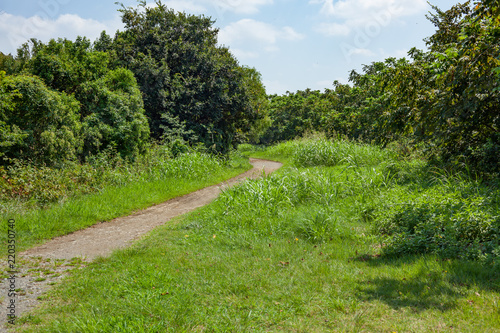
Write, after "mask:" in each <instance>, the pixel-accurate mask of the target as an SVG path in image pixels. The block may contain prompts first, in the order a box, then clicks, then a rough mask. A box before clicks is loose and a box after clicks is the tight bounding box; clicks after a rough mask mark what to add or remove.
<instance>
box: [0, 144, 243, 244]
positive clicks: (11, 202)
mask: <svg viewBox="0 0 500 333" xmlns="http://www.w3.org/2000/svg"><path fill="white" fill-rule="evenodd" d="M250 168H251V166H250V164H249V163H248V161H247V160H246V159H245V158H242V157H241V156H239V155H237V154H235V155H234V156H232V157H231V159H229V160H227V161H224V160H222V159H219V158H216V157H213V156H211V155H209V154H204V153H200V152H195V151H191V152H189V153H186V154H184V155H181V156H179V157H177V158H175V159H174V158H171V157H170V156H169V152H168V150H163V148H162V147H157V148H156V149H155V151H153V152H152V153H150V154H148V155H146V156H144V157H143V160H140V161H137V162H136V163H135V164H123V165H121V166H118V167H117V166H116V165H115V166H111V165H102V164H93V165H82V166H77V167H75V168H72V169H71V168H70V169H69V171H68V170H51V169H48V168H46V169H36V168H31V167H30V168H26V167H25V168H20V169H19V170H16V176H17V177H13V178H12V180H11V181H10V182H11V183H12V182H15V181H17V182H18V183H21V182H22V185H23V186H18V189H22V191H24V192H26V193H28V194H29V195H28V194H27V195H25V197H26V198H25V199H21V200H20V199H18V198H16V199H9V198H6V197H5V196H3V197H1V198H0V199H1V200H0V217H1V219H2V220H5V221H7V220H9V219H14V220H15V225H16V234H17V238H16V242H17V247H18V250H23V249H26V248H29V247H31V246H33V245H35V244H39V243H43V242H44V241H46V240H48V239H51V238H53V237H57V236H60V235H64V234H68V233H71V232H73V231H76V230H79V229H83V228H85V227H88V226H91V225H93V224H96V223H98V222H102V221H109V220H111V219H113V218H116V217H119V216H124V215H128V214H130V213H132V212H134V211H136V210H140V209H143V208H146V207H149V206H152V205H154V204H158V203H161V202H164V201H166V200H168V199H171V198H174V197H177V196H181V195H184V194H187V193H190V192H193V191H195V190H198V189H200V188H203V187H206V186H209V185H213V184H217V183H220V182H221V181H224V180H226V179H229V178H231V177H234V176H236V175H238V174H240V173H243V172H244V171H246V170H248V169H250ZM18 197H19V196H18ZM21 198H22V196H21ZM6 228H7V224H6V223H5V224H2V226H1V230H2V232H1V233H0V241H1V242H2V244H6V241H7V231H6Z"/></svg>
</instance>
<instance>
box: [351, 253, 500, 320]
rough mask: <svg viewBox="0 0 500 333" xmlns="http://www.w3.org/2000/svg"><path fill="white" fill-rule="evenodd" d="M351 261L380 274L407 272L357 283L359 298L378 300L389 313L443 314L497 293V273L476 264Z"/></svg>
mask: <svg viewBox="0 0 500 333" xmlns="http://www.w3.org/2000/svg"><path fill="white" fill-rule="evenodd" d="M352 261H358V262H363V263H364V264H365V265H367V266H368V267H376V268H377V270H379V269H380V270H382V271H383V270H384V267H394V266H396V267H398V268H401V269H402V270H403V269H404V271H407V272H408V271H409V272H410V273H409V274H408V276H407V277H402V276H401V274H399V275H398V276H397V277H396V276H382V277H374V278H372V279H369V278H367V279H365V280H364V281H360V283H359V287H358V297H359V298H361V299H363V300H369V301H370V300H378V301H380V302H383V303H386V304H387V305H389V306H390V307H392V308H393V309H401V308H412V310H413V311H415V312H421V311H425V310H428V309H437V310H440V311H447V310H451V309H454V308H456V307H458V304H459V301H462V300H468V299H469V297H470V296H471V295H473V294H475V293H476V292H479V293H482V292H495V293H500V269H499V268H498V267H493V266H491V265H483V264H481V263H478V262H471V261H464V260H447V259H444V260H443V259H440V258H438V257H435V256H413V257H411V256H407V257H402V258H388V257H383V256H372V255H361V256H358V257H356V258H353V259H352Z"/></svg>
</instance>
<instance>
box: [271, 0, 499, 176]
mask: <svg viewBox="0 0 500 333" xmlns="http://www.w3.org/2000/svg"><path fill="white" fill-rule="evenodd" d="M433 9H434V13H433V14H431V15H429V17H428V18H429V20H430V21H431V22H432V23H433V24H434V25H435V26H436V33H435V34H434V35H432V36H431V37H429V38H427V39H426V43H427V46H428V48H429V50H428V51H422V50H418V49H412V50H411V51H410V52H409V59H406V58H403V59H395V58H388V59H386V60H385V61H382V62H374V63H372V64H370V65H365V66H364V68H363V72H362V73H358V72H356V71H352V72H351V74H350V81H351V83H352V86H350V85H346V84H341V83H339V82H335V83H334V89H332V90H329V89H327V90H326V91H325V92H324V93H321V92H319V91H311V90H309V89H308V90H305V91H298V92H296V93H290V92H289V93H287V95H284V96H276V95H275V96H271V97H270V103H269V108H268V114H269V117H270V118H271V120H272V125H271V126H270V127H269V128H268V130H267V132H266V133H265V135H264V136H262V138H261V143H266V142H274V141H283V140H290V139H293V138H294V137H296V136H300V135H302V134H303V133H306V132H308V131H309V132H310V131H322V132H325V133H327V135H328V136H329V137H332V138H336V137H339V136H340V137H347V138H350V139H355V140H363V141H365V142H371V143H376V144H383V145H386V144H388V143H390V142H394V141H398V142H400V143H402V144H404V145H409V147H412V146H417V147H419V149H421V150H423V151H425V152H426V154H427V155H428V156H430V157H434V158H436V159H438V160H441V161H443V162H445V163H447V164H448V165H456V164H459V165H464V164H465V165H467V167H468V168H470V169H472V170H473V171H474V172H476V173H478V174H480V175H481V176H482V177H487V178H491V179H495V178H498V175H499V171H500V141H499V140H500V112H499V110H500V86H499V82H500V47H499V45H500V43H499V42H500V20H499V18H498V15H496V14H495V13H498V5H497V4H496V3H495V2H494V1H489V2H488V1H483V2H480V3H478V4H476V5H474V6H473V5H472V4H471V2H470V1H467V2H465V3H463V4H457V5H455V6H453V7H452V8H451V9H449V10H447V11H442V10H440V9H439V8H437V7H435V6H434V7H433Z"/></svg>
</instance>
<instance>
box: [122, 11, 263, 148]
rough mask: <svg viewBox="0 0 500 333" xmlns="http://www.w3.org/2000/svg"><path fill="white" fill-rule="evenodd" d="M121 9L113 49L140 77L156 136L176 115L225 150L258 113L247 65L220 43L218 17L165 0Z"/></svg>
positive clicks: (205, 140)
mask: <svg viewBox="0 0 500 333" xmlns="http://www.w3.org/2000/svg"><path fill="white" fill-rule="evenodd" d="M120 11H121V13H122V21H123V22H124V23H125V31H123V32H119V33H117V35H116V36H115V40H114V49H115V52H116V55H117V57H118V59H119V60H120V61H121V65H122V66H126V67H127V68H129V69H130V70H132V71H133V72H134V74H135V77H136V78H137V81H138V83H139V86H140V88H141V92H142V94H143V98H144V106H145V110H146V115H147V116H148V119H149V123H150V127H151V131H152V136H153V137H154V138H157V139H159V138H161V137H162V135H163V134H164V131H165V129H168V128H169V126H171V125H172V123H175V121H172V120H173V119H177V123H180V124H185V127H186V130H187V131H188V132H189V131H192V132H194V133H195V134H196V137H197V138H198V140H199V141H201V142H203V143H204V144H205V145H206V146H207V147H212V148H214V149H215V150H216V151H219V152H225V151H227V150H228V149H229V148H230V147H231V145H232V144H233V143H235V141H236V132H237V130H238V129H239V128H242V127H243V128H244V127H248V125H249V124H250V123H252V122H253V120H254V119H255V118H256V114H257V113H256V110H254V109H252V104H251V98H250V96H249V91H248V90H247V89H246V87H245V73H244V71H243V70H242V69H241V67H240V66H239V65H238V62H237V61H236V59H235V58H234V57H233V56H232V55H231V54H230V52H229V51H228V49H226V48H224V47H219V46H217V33H218V30H217V29H215V28H213V27H212V25H213V23H214V21H212V20H211V19H210V18H206V17H204V16H193V15H187V14H185V13H175V12H174V11H173V10H171V9H168V8H167V7H166V6H165V5H164V4H162V3H161V2H157V3H156V7H152V8H151V7H147V6H146V3H145V2H141V3H140V5H139V6H138V8H132V7H129V8H125V7H122V9H121V10H120Z"/></svg>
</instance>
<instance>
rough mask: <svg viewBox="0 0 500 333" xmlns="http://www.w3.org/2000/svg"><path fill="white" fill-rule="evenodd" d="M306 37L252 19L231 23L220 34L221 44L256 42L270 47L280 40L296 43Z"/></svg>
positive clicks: (287, 28) (293, 31) (288, 29)
mask: <svg viewBox="0 0 500 333" xmlns="http://www.w3.org/2000/svg"><path fill="white" fill-rule="evenodd" d="M304 37H305V36H304V35H302V34H300V33H298V32H296V31H295V30H294V29H293V28H291V27H284V28H277V27H275V26H273V25H271V24H268V23H264V22H260V21H255V20H252V19H242V20H240V21H238V22H234V23H231V24H230V25H228V26H226V27H224V28H223V29H221V30H220V32H219V42H220V43H221V44H225V45H229V44H231V43H233V42H241V41H256V42H260V43H263V44H266V45H267V46H268V47H269V46H274V45H275V44H276V43H277V41H278V40H280V39H284V40H290V41H294V40H300V39H303V38H304Z"/></svg>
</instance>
